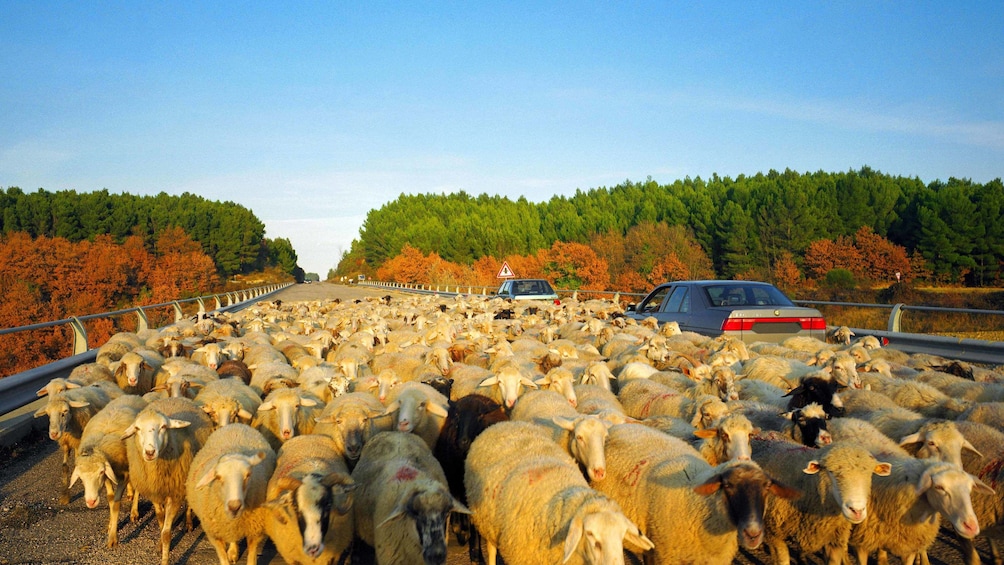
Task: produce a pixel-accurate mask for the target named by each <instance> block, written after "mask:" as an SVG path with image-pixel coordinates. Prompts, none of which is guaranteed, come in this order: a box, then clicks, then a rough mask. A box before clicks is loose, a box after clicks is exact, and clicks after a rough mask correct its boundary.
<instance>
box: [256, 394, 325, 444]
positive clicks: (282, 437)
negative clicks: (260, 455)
mask: <svg viewBox="0 0 1004 565" xmlns="http://www.w3.org/2000/svg"><path fill="white" fill-rule="evenodd" d="M322 408H323V403H322V402H321V400H320V399H319V398H317V397H316V396H314V395H312V394H310V393H309V392H307V391H305V390H301V389H295V388H281V389H278V390H274V391H272V392H271V393H269V395H268V396H267V397H265V401H264V402H262V403H261V404H260V405H259V406H258V411H257V413H256V414H255V417H254V419H253V420H252V421H251V426H252V427H253V428H256V429H257V430H258V431H260V432H261V433H262V435H263V436H265V439H267V440H268V442H269V444H270V445H271V446H272V449H273V450H276V449H279V446H280V445H282V442H284V441H286V440H288V439H289V438H291V437H293V436H295V435H297V434H309V433H311V432H313V431H314V425H315V422H314V416H315V412H319V411H320V410H321V409H322Z"/></svg>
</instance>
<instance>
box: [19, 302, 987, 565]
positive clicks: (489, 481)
mask: <svg viewBox="0 0 1004 565" xmlns="http://www.w3.org/2000/svg"><path fill="white" fill-rule="evenodd" d="M852 338H853V335H851V334H850V332H849V331H847V330H846V328H842V329H840V330H838V331H837V332H835V333H834V335H833V339H831V340H829V341H831V342H832V343H824V342H822V341H818V340H813V339H803V338H792V339H789V340H787V341H785V342H783V343H780V344H774V343H756V344H751V345H747V344H744V343H742V342H740V341H737V340H735V339H721V338H716V339H710V338H707V337H704V336H700V335H697V334H693V333H688V332H680V330H679V328H678V327H677V326H675V325H673V324H666V325H663V326H661V327H660V326H659V325H658V324H657V323H655V321H654V319H647V320H644V321H642V322H636V321H634V320H631V319H629V318H626V317H624V315H623V312H622V310H621V308H620V307H619V305H618V304H616V303H613V302H609V301H603V300H590V301H582V302H579V301H575V300H571V301H565V302H563V303H561V304H552V303H547V302H515V303H513V302H503V301H502V300H500V299H497V298H495V299H486V298H481V297H473V296H458V297H455V298H450V299H446V298H441V297H438V296H411V297H404V298H393V299H392V298H391V297H390V296H387V297H384V298H382V299H376V298H374V299H370V300H363V301H355V302H352V303H347V302H346V303H342V302H340V301H337V300H329V301H319V302H299V303H293V304H282V303H280V302H279V301H274V302H260V303H258V304H256V305H255V306H253V307H251V308H248V309H246V310H244V311H242V312H240V313H238V314H233V315H228V316H224V315H220V316H218V317H208V318H203V319H200V320H183V321H180V322H177V323H175V324H173V325H170V326H167V327H164V328H161V329H159V330H146V331H144V332H141V333H139V334H136V333H119V334H116V335H115V336H113V337H112V339H111V340H109V341H108V342H107V343H106V344H104V345H103V346H102V347H101V348H100V349H99V351H98V354H97V358H96V361H95V362H94V363H89V364H85V365H81V366H79V367H77V368H76V369H75V370H74V371H73V373H72V374H71V375H70V376H69V377H68V378H67V379H55V380H53V381H52V382H50V383H49V384H48V385H47V386H46V387H45V388H44V389H42V390H40V391H39V395H40V396H44V395H47V396H48V402H47V405H46V406H45V407H44V408H42V409H40V410H39V411H38V412H37V413H36V417H41V416H48V418H49V436H50V438H51V439H53V440H55V441H57V442H59V445H60V446H61V448H62V451H63V475H62V484H61V485H60V487H59V488H60V489H61V490H60V499H61V502H62V503H64V504H66V503H69V500H70V496H69V492H70V490H69V489H70V488H71V487H73V486H74V485H75V484H76V482H77V481H79V482H81V483H82V484H83V488H84V497H83V498H84V503H85V504H86V505H87V507H88V508H95V507H97V506H98V505H99V497H100V493H101V490H102V489H104V490H105V492H106V496H107V500H108V508H109V520H108V530H107V545H108V546H109V547H111V546H114V545H116V544H117V543H118V524H119V511H120V504H121V501H122V500H123V498H125V499H127V500H129V499H130V498H131V508H130V519H131V520H133V521H135V520H137V518H138V506H137V503H138V501H139V500H140V499H146V500H149V501H150V502H152V503H153V506H154V509H155V513H156V517H157V520H158V524H159V528H160V550H161V553H160V558H161V563H162V565H167V564H168V563H169V562H170V549H171V548H170V544H171V539H172V528H173V525H174V523H175V521H176V519H180V517H181V516H182V515H184V516H185V517H186V525H187V527H188V528H189V529H190V530H191V529H192V528H193V527H194V518H197V519H198V524H199V526H200V527H201V528H202V530H203V531H204V532H205V535H206V537H207V539H208V540H209V541H210V542H211V543H212V545H213V547H214V548H215V550H216V553H217V555H218V557H219V561H220V563H221V564H222V565H227V564H231V563H236V562H237V560H238V557H239V552H240V549H241V545H240V542H242V541H246V545H245V546H244V547H245V549H244V553H245V555H246V559H247V562H248V563H249V564H251V565H253V564H254V563H256V562H257V559H258V555H259V553H260V551H261V548H262V545H263V544H264V543H266V541H267V540H268V539H271V541H272V543H273V544H274V545H275V547H276V550H277V551H278V553H279V554H280V555H281V556H282V557H283V559H285V560H286V562H288V563H302V564H315V563H318V564H319V563H341V562H344V561H345V559H347V558H348V556H349V555H350V553H351V547H352V544H353V542H354V541H356V540H359V541H361V542H363V543H366V544H368V545H370V546H372V547H373V548H374V550H375V554H376V559H377V562H378V563H379V564H381V565H388V564H407V565H411V564H416V563H426V564H430V565H432V564H440V565H441V564H444V563H445V562H446V540H447V535H450V533H451V532H452V534H453V535H456V536H457V539H458V540H459V541H460V543H468V544H469V554H470V558H471V560H472V561H474V562H478V563H484V562H485V561H487V562H488V563H490V564H494V563H496V560H497V558H498V555H499V554H501V557H502V559H504V561H505V562H506V563H507V564H508V565H520V564H542V565H553V564H555V563H573V564H578V563H585V564H597V565H599V564H604V565H607V564H609V565H616V564H623V563H624V562H625V552H631V553H634V554H636V555H637V556H639V558H640V559H642V560H643V561H644V562H645V563H659V564H662V563H671V564H677V563H679V564H689V563H706V564H715V563H730V562H732V561H733V560H734V559H735V557H736V554H737V552H738V551H739V547H740V546H742V547H744V548H748V549H754V548H757V547H759V546H760V545H761V544H763V545H765V547H766V548H767V550H768V552H769V554H770V557H771V559H772V560H773V562H774V563H776V564H779V565H783V564H787V563H788V562H789V560H790V558H791V557H790V556H791V555H792V554H794V555H795V556H796V557H798V556H803V555H810V554H818V555H821V556H822V557H823V558H824V559H825V560H826V561H827V562H828V563H830V564H833V565H837V564H840V563H843V562H851V556H854V557H855V558H856V560H857V561H858V563H860V564H861V565H865V563H867V561H868V559H869V558H870V557H871V556H875V557H877V559H878V561H879V562H880V563H882V562H885V561H886V560H887V555H888V554H890V553H891V554H893V555H895V556H897V557H898V558H899V559H900V560H901V561H902V562H903V563H907V564H909V563H913V562H914V561H915V560H916V559H917V558H919V559H920V560H921V562H925V563H926V561H927V556H926V552H925V551H926V549H927V548H928V547H930V545H931V544H932V543H933V542H934V540H935V538H936V536H937V535H938V532H939V529H949V530H952V531H954V532H955V533H956V534H957V536H958V537H959V539H960V540H961V546H962V548H963V555H962V556H961V557H962V559H963V560H964V561H965V562H966V563H967V565H973V564H975V563H978V562H979V556H978V554H977V552H976V550H975V548H974V546H973V544H972V539H973V538H974V537H975V536H977V535H980V534H981V533H982V534H985V535H988V536H989V537H990V538H991V548H992V549H993V558H994V561H995V563H997V564H998V565H1000V563H1001V561H1002V555H1001V554H1000V553H999V552H998V545H997V543H996V541H995V540H994V537H995V536H998V535H999V532H1000V530H1001V529H1002V528H1004V434H1002V432H1001V430H1002V429H1004V428H1002V426H1004V370H1002V369H1001V368H1000V367H998V368H994V369H987V368H980V367H974V366H969V365H966V364H963V363H959V362H952V361H949V360H945V359H942V358H937V357H932V356H924V355H913V356H908V355H906V354H903V353H901V352H898V351H895V350H890V349H887V348H881V347H879V344H878V343H877V342H876V341H875V340H874V339H872V338H863V339H861V340H856V341H854V340H852ZM482 541H483V542H484V543H483V544H482ZM482 547H485V548H487V555H486V556H485V555H483V554H482Z"/></svg>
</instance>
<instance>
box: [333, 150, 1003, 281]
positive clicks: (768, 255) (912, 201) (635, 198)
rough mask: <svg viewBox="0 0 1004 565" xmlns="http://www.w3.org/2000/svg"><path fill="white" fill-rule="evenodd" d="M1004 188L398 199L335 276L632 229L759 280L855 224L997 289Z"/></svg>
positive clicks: (796, 186)
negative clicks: (679, 233)
mask: <svg viewBox="0 0 1004 565" xmlns="http://www.w3.org/2000/svg"><path fill="white" fill-rule="evenodd" d="M1002 218H1004V185H1002V183H1001V180H1000V178H998V179H995V180H993V181H990V182H987V183H985V184H980V183H975V182H972V181H970V180H966V179H955V178H951V179H949V180H948V181H947V182H944V181H934V182H930V183H927V184H925V183H924V182H923V181H921V180H920V179H919V178H916V177H914V178H907V177H902V176H892V175H888V174H883V173H881V172H879V171H876V170H873V169H871V168H869V167H862V168H861V169H859V170H850V171H847V172H837V173H829V172H822V171H820V172H815V173H808V172H807V173H798V172H795V171H792V170H785V171H783V172H778V171H775V170H771V171H769V172H767V173H766V174H764V173H758V174H756V175H753V176H746V175H739V176H738V177H736V178H729V177H719V176H718V175H712V176H711V177H710V178H708V179H702V178H700V177H698V178H694V179H691V178H689V177H688V178H685V179H683V180H677V181H675V182H672V183H670V184H665V185H661V184H659V183H657V182H655V181H654V180H652V179H651V177H649V178H648V179H647V180H645V181H643V182H631V181H624V182H623V183H621V184H618V185H617V186H614V187H609V188H607V187H600V188H593V189H589V190H581V189H580V190H577V191H576V193H575V194H574V195H573V196H571V197H566V196H554V197H552V198H551V199H550V200H547V201H546V202H540V203H534V202H530V201H528V200H527V199H525V198H522V197H521V198H519V199H517V200H515V201H514V200H510V199H509V198H506V197H499V196H490V195H486V194H481V195H479V196H471V195H469V194H467V193H465V192H459V193H454V194H417V195H408V194H402V195H401V196H400V197H398V198H397V200H394V201H393V202H390V203H388V204H385V205H384V206H382V207H380V208H379V209H375V210H371V211H370V212H369V214H368V215H367V217H366V220H365V222H364V223H363V226H362V228H361V230H360V233H359V238H358V239H356V240H355V241H353V242H352V246H351V249H350V250H349V251H348V252H346V253H345V254H344V255H343V257H342V258H341V261H340V263H339V266H338V269H337V270H336V271H335V274H338V275H351V274H352V273H353V272H354V271H356V272H357V271H358V270H359V269H360V266H362V267H364V269H363V270H369V273H370V274H372V273H373V271H374V270H375V269H376V268H378V267H379V266H380V265H381V264H383V263H384V262H385V261H387V260H388V259H391V258H393V257H394V256H396V255H397V254H398V253H399V252H400V251H401V250H402V248H404V246H405V245H406V244H407V245H410V246H411V247H414V248H417V249H418V250H420V251H422V252H423V253H432V252H434V253H438V255H439V256H440V257H441V258H442V259H444V260H445V261H450V262H452V263H456V264H461V265H470V264H472V263H473V262H474V261H476V260H478V259H479V258H481V257H484V256H490V257H495V258H503V257H506V256H509V255H514V254H515V255H526V254H532V253H534V252H536V251H537V250H540V249H546V248H548V247H550V246H551V245H552V243H553V242H555V241H561V242H578V243H583V244H588V243H589V241H590V239H591V238H593V237H595V236H597V235H600V234H606V233H619V234H625V233H626V232H627V231H628V230H629V229H630V228H632V227H633V226H636V225H638V224H641V223H664V224H667V225H670V226H675V225H679V226H684V227H685V228H687V229H688V230H689V231H690V232H691V233H692V235H693V238H694V239H695V240H696V241H697V242H698V243H699V244H700V246H701V247H702V248H703V250H704V252H705V253H706V254H707V256H708V257H709V258H710V259H711V260H712V263H713V267H714V270H715V274H716V276H719V277H722V278H731V277H734V276H736V275H738V274H741V273H749V272H757V271H759V272H769V271H770V268H771V266H772V265H774V264H775V263H776V261H777V260H778V259H779V258H781V257H782V256H783V255H786V254H790V256H792V257H794V259H795V261H796V263H797V262H799V261H800V260H801V258H802V257H803V256H804V253H805V251H806V249H807V248H808V247H809V245H810V244H811V243H812V242H814V241H817V240H823V239H828V240H834V239H837V238H838V237H849V236H851V235H852V234H854V233H855V232H856V231H857V230H858V229H859V228H861V227H862V226H870V227H871V228H872V229H873V230H874V232H875V233H876V234H878V235H880V236H882V237H885V238H887V239H888V240H889V241H891V242H892V243H894V244H897V245H900V246H902V247H904V248H905V249H906V251H907V253H909V254H910V255H911V256H912V257H914V258H915V260H917V259H922V261H923V263H924V264H925V266H926V269H927V271H928V272H929V273H930V276H931V278H932V279H933V282H938V283H943V284H961V285H966V286H975V287H981V286H998V285H999V284H1000V283H1001V276H1002V275H1001V270H1002V268H1001V267H1002V262H1004V221H1002Z"/></svg>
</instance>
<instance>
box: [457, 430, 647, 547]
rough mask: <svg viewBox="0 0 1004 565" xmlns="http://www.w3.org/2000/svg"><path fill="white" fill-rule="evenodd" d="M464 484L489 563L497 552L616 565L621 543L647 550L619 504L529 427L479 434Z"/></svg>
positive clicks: (540, 432) (542, 434)
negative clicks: (597, 487) (590, 485)
mask: <svg viewBox="0 0 1004 565" xmlns="http://www.w3.org/2000/svg"><path fill="white" fill-rule="evenodd" d="M604 482H606V481H604ZM464 486H465V490H466V492H467V500H468V502H469V505H470V509H471V512H472V514H471V518H472V521H473V523H474V525H475V527H476V528H477V529H478V531H479V532H480V533H481V535H482V536H483V537H484V539H485V541H486V542H487V546H488V565H495V564H496V560H497V554H498V553H501V554H502V557H503V558H504V559H505V562H506V563H507V564H509V565H524V564H536V563H571V564H573V565H581V564H589V565H619V564H623V563H624V554H623V548H624V545H625V542H626V543H627V544H628V545H629V546H631V547H633V548H637V549H639V550H641V551H646V550H649V549H651V548H652V542H651V540H649V539H648V538H647V537H645V536H644V535H642V534H641V533H640V532H639V530H638V527H637V526H636V525H635V524H634V523H632V522H631V521H630V520H629V519H627V518H626V517H625V516H624V514H623V513H622V512H621V509H620V507H619V506H618V504H617V503H616V502H614V501H613V500H611V499H610V498H608V497H607V496H606V495H603V494H601V493H599V492H597V491H595V490H593V489H591V488H590V487H589V485H588V484H587V483H586V480H585V479H584V478H583V477H582V474H581V473H579V472H578V466H577V464H576V463H575V460H574V459H572V457H571V456H570V455H568V453H566V452H565V451H564V450H563V449H562V448H561V447H559V446H558V445H557V444H555V443H554V442H553V441H552V440H551V439H550V437H548V434H547V432H546V431H545V430H544V429H542V428H541V427H540V426H537V425H534V424H531V423H529V422H500V423H497V424H495V425H493V426H490V427H488V428H487V429H486V430H485V431H484V432H482V433H481V435H479V436H478V437H477V439H475V440H474V442H473V443H472V444H471V450H470V453H469V454H468V456H467V460H466V462H465V464H464ZM529 493H532V495H529V496H528V494H529Z"/></svg>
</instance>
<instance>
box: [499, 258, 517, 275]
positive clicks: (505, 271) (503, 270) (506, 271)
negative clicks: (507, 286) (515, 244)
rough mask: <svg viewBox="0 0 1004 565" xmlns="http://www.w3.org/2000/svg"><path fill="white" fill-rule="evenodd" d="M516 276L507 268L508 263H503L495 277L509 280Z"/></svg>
mask: <svg viewBox="0 0 1004 565" xmlns="http://www.w3.org/2000/svg"><path fill="white" fill-rule="evenodd" d="M515 277H516V275H515V274H513V272H512V269H510V268H509V262H508V261H503V262H502V268H501V269H499V274H497V275H495V278H497V279H511V278H515Z"/></svg>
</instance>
